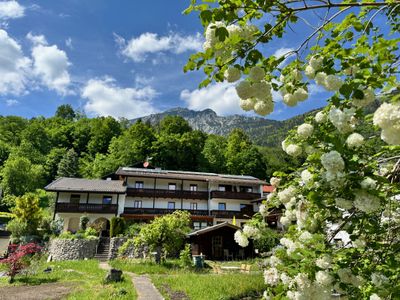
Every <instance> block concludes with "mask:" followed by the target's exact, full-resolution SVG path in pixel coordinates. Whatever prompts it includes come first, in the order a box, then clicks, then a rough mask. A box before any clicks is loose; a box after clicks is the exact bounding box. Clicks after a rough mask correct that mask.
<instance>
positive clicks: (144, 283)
mask: <svg viewBox="0 0 400 300" xmlns="http://www.w3.org/2000/svg"><path fill="white" fill-rule="evenodd" d="M99 266H100V268H101V269H104V270H109V269H111V267H110V265H109V264H108V263H107V262H100V265H99ZM124 273H125V274H128V275H129V276H130V277H131V278H132V283H133V286H134V287H135V289H136V293H137V295H138V298H137V299H138V300H150V299H151V300H164V298H163V296H162V295H161V294H160V292H159V291H158V290H157V289H156V287H155V286H154V284H153V283H152V282H151V280H150V278H149V277H148V276H147V275H136V274H134V273H131V272H125V271H124Z"/></svg>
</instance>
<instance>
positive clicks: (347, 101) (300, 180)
mask: <svg viewBox="0 0 400 300" xmlns="http://www.w3.org/2000/svg"><path fill="white" fill-rule="evenodd" d="M193 2H194V3H192V5H191V6H190V8H189V9H188V11H191V10H199V11H200V18H201V20H202V22H203V25H204V26H205V28H206V30H205V37H206V46H207V47H206V48H207V49H206V50H205V51H204V52H201V53H197V54H194V55H193V56H192V57H191V58H190V60H189V62H188V64H187V65H186V70H194V69H199V68H203V69H204V71H205V73H206V75H207V78H206V79H205V80H204V81H203V83H202V84H201V85H202V86H205V85H207V84H209V83H210V82H211V81H212V80H215V81H223V80H233V79H232V77H234V78H235V76H231V75H229V74H230V72H233V71H227V70H229V68H232V67H235V68H238V70H240V74H241V78H242V79H241V80H242V81H240V82H239V83H238V84H237V86H236V91H237V94H238V96H239V97H240V99H242V100H241V102H240V105H241V107H242V108H243V109H244V110H254V111H255V112H256V113H258V114H260V115H266V114H268V113H271V112H272V111H273V110H274V105H273V99H272V94H274V95H275V94H276V93H273V91H275V92H279V93H280V94H281V96H282V102H283V103H284V104H285V105H287V106H290V107H291V106H296V105H298V104H299V103H301V102H302V101H305V100H307V99H308V98H309V93H310V91H311V89H310V88H312V87H313V86H315V85H317V86H318V87H319V88H323V89H324V91H325V94H326V95H328V96H327V99H323V100H327V101H326V103H327V105H326V107H324V108H323V109H321V111H319V112H318V113H317V114H316V115H315V117H312V116H310V117H308V118H306V120H305V124H303V125H300V126H299V127H298V128H296V130H293V131H291V132H290V133H289V134H288V137H287V138H286V139H285V140H284V141H283V142H282V149H283V150H284V151H285V152H286V153H288V154H289V155H291V156H293V157H304V159H305V161H304V165H303V166H301V168H300V169H299V170H298V171H294V172H292V173H290V174H285V173H282V172H276V173H275V175H274V176H275V177H278V179H277V178H274V179H271V184H273V185H274V186H275V188H276V191H274V192H273V193H271V194H270V195H269V196H268V197H267V199H266V201H265V203H263V206H262V209H261V211H260V214H256V216H255V217H254V219H257V220H261V223H262V220H263V219H265V218H267V217H268V211H269V210H270V209H272V208H284V209H283V213H282V216H281V218H280V223H281V224H282V225H283V228H284V236H283V237H282V238H281V239H280V241H279V245H277V246H276V247H275V248H274V249H272V251H271V252H272V256H271V257H270V258H269V259H267V260H266V264H265V265H266V267H265V272H264V279H265V283H266V290H265V292H264V298H265V299H311V300H313V299H318V300H319V299H331V297H332V294H333V293H337V294H340V296H341V298H343V299H373V300H374V299H396V297H397V298H398V295H400V286H399V282H400V265H399V261H400V254H399V241H400V205H399V202H400V201H399V200H396V199H398V198H399V196H398V195H399V194H400V189H399V181H400V175H399V173H400V161H399V156H400V92H399V87H400V84H399V80H398V79H399V75H398V74H399V66H400V63H399V57H400V51H399V42H400V40H399V37H398V32H399V31H400V22H399V21H400V4H399V3H398V1H288V0H283V1H279V2H278V1H250V2H249V1H244V0H238V1H223V0H215V1H211V2H215V3H213V4H211V5H208V4H205V3H203V4H201V5H197V3H196V1H193ZM339 7H340V8H339ZM323 10H325V11H324V14H322V11H323ZM315 11H318V14H319V15H321V16H324V19H323V20H320V19H318V18H315V20H313V18H310V17H309V16H310V15H313V12H315ZM267 16H268V17H267ZM338 16H340V17H338ZM377 19H379V22H376V20H377ZM264 20H268V23H263V21H264ZM304 20H307V22H308V23H312V22H313V21H316V22H315V23H314V24H310V25H314V26H313V28H312V30H311V32H313V33H312V34H311V35H309V36H305V37H304V40H303V42H302V43H300V44H299V45H298V47H294V48H293V49H294V50H290V51H288V53H286V54H284V55H282V56H279V57H275V56H266V55H265V54H266V53H267V50H270V47H268V46H270V44H269V43H270V42H271V41H274V40H276V39H277V38H281V37H282V36H285V33H286V32H287V31H288V30H290V29H289V28H296V27H295V24H296V23H297V22H300V21H304ZM210 24H214V25H212V26H211V27H210ZM254 25H256V26H254ZM292 25H294V26H292ZM389 32H391V33H394V34H389ZM212 34H214V36H212ZM299 34H301V32H299ZM210 35H211V36H210ZM268 53H270V52H268ZM288 58H289V59H288ZM224 74H226V75H224ZM236 77H237V76H236ZM395 171H396V172H397V173H396V172H395ZM252 222H253V220H252ZM260 226H261V225H260ZM255 228H257V226H255ZM263 236H264V234H263V233H262V232H259V233H258V234H256V233H255V232H253V228H251V227H249V228H247V229H246V230H243V231H238V232H237V233H236V234H235V240H236V241H237V242H238V243H239V244H240V245H248V243H249V239H254V238H255V239H260V238H263Z"/></svg>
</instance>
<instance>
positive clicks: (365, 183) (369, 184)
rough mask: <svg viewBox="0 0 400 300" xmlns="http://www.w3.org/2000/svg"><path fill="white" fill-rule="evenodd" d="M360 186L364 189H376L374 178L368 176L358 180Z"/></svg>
mask: <svg viewBox="0 0 400 300" xmlns="http://www.w3.org/2000/svg"><path fill="white" fill-rule="evenodd" d="M360 185H361V188H363V189H365V190H375V189H376V180H373V179H372V178H370V177H366V178H365V179H363V180H362V181H361V182H360Z"/></svg>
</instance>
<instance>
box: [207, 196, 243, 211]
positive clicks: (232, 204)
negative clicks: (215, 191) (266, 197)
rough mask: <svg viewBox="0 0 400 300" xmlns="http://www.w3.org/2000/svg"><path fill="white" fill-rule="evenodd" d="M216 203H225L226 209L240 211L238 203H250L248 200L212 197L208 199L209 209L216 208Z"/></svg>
mask: <svg viewBox="0 0 400 300" xmlns="http://www.w3.org/2000/svg"><path fill="white" fill-rule="evenodd" d="M218 203H226V205H225V206H226V210H236V211H240V204H251V202H250V201H249V200H242V201H241V200H230V199H218V198H213V199H212V200H211V201H210V210H218Z"/></svg>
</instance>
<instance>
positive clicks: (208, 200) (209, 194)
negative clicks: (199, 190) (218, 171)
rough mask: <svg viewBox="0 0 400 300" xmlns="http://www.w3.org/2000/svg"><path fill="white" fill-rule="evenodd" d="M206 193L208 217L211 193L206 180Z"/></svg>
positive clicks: (208, 182)
mask: <svg viewBox="0 0 400 300" xmlns="http://www.w3.org/2000/svg"><path fill="white" fill-rule="evenodd" d="M207 192H208V199H207V210H208V215H209V216H210V215H211V212H210V199H211V191H210V181H209V180H207Z"/></svg>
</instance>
